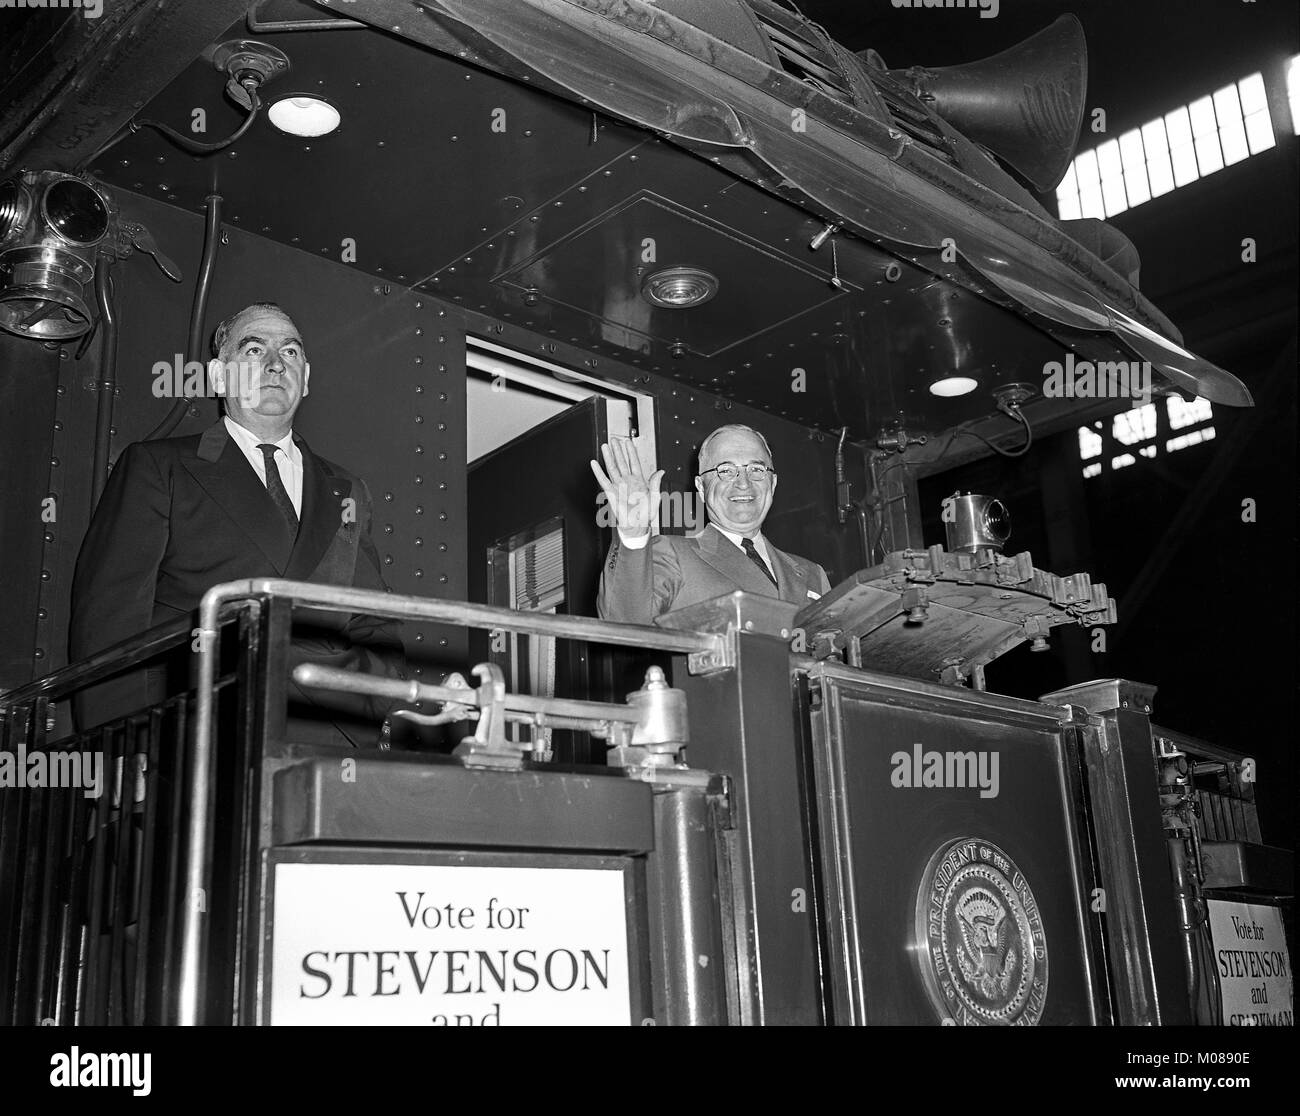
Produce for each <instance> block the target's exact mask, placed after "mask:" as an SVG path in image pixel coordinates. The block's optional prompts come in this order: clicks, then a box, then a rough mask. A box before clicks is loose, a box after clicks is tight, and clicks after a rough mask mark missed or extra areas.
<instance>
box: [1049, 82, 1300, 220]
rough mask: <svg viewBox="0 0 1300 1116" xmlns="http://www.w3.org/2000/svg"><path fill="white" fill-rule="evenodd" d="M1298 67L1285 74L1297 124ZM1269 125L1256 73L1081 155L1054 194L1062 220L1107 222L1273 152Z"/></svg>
mask: <svg viewBox="0 0 1300 1116" xmlns="http://www.w3.org/2000/svg"><path fill="white" fill-rule="evenodd" d="M1297 83H1300V77H1298V76H1297V60H1296V59H1294V58H1293V59H1292V60H1291V64H1290V66H1289V67H1288V70H1287V95H1288V97H1289V99H1290V103H1291V118H1292V122H1293V124H1294V122H1295V121H1296V119H1297V115H1296V114H1297V108H1296V103H1297V97H1300V92H1298V91H1297ZM1275 143H1276V140H1275V139H1274V136H1273V120H1272V117H1271V116H1270V115H1269V111H1268V95H1267V92H1266V90H1265V88H1264V78H1263V75H1262V74H1251V75H1250V76H1249V77H1246V78H1242V79H1241V80H1240V81H1238V82H1234V83H1233V84H1231V85H1225V86H1224V87H1223V88H1222V89H1219V90H1216V91H1215V92H1214V93H1213V94H1211V95H1209V96H1205V97H1200V98H1198V99H1197V100H1195V101H1192V102H1191V104H1187V105H1180V106H1179V107H1178V108H1176V109H1174V110H1173V111H1172V112H1167V113H1165V114H1164V115H1163V116H1160V117H1157V118H1156V119H1155V120H1152V121H1150V122H1148V123H1146V124H1144V125H1142V127H1141V128H1134V129H1133V130H1132V131H1129V132H1125V133H1124V134H1123V135H1122V136H1120V137H1119V138H1118V139H1112V140H1107V141H1106V142H1105V143H1103V144H1101V145H1100V146H1098V147H1096V148H1093V149H1091V150H1089V151H1083V152H1080V153H1079V154H1078V155H1077V156H1076V157H1075V158H1074V161H1073V162H1072V163H1071V164H1070V167H1069V169H1068V170H1067V171H1066V173H1065V177H1064V178H1063V179H1062V180H1061V184H1060V185H1059V186H1058V187H1057V188H1056V207H1057V213H1058V215H1059V216H1060V218H1061V219H1062V220H1063V221H1066V220H1074V219H1077V218H1079V217H1099V218H1106V217H1113V216H1114V215H1115V214H1117V213H1123V212H1124V210H1126V209H1132V208H1133V207H1134V206H1137V205H1141V204H1143V202H1148V201H1150V200H1151V199H1152V198H1158V197H1160V196H1161V195H1162V194H1167V193H1169V192H1170V191H1171V190H1173V189H1175V188H1176V187H1178V186H1186V185H1187V184H1188V183H1189V182H1195V181H1196V180H1197V179H1198V178H1204V177H1206V176H1207V175H1211V174H1213V173H1214V172H1215V171H1219V170H1222V169H1223V168H1224V167H1227V166H1231V165H1232V164H1233V163H1239V162H1241V161H1242V160H1243V159H1246V158H1248V157H1249V156H1251V155H1258V154H1259V153H1260V152H1261V151H1267V150H1268V149H1269V148H1270V147H1273V146H1274V145H1275Z"/></svg>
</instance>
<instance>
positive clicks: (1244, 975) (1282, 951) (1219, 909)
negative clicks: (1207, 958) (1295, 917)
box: [1206, 899, 1295, 1027]
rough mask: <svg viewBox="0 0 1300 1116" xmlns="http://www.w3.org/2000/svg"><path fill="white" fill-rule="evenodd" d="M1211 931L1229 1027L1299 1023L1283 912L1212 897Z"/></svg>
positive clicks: (1225, 1018)
mask: <svg viewBox="0 0 1300 1116" xmlns="http://www.w3.org/2000/svg"><path fill="white" fill-rule="evenodd" d="M1206 906H1207V907H1209V912H1210V934H1211V936H1212V937H1213V939H1214V964H1215V968H1216V970H1217V971H1218V974H1219V987H1220V989H1221V992H1222V997H1223V1022H1224V1023H1225V1024H1227V1025H1228V1026H1229V1027H1278V1026H1280V1027H1291V1026H1294V1022H1295V1021H1294V1014H1293V1012H1294V1006H1293V1000H1292V995H1293V991H1292V984H1291V959H1290V957H1289V955H1288V954H1287V948H1286V936H1285V935H1284V934H1283V932H1282V913H1281V912H1280V911H1279V910H1278V909H1277V908H1276V907H1263V906H1257V905H1256V904H1254V903H1225V902H1221V901H1219V900H1217V899H1211V900H1209V901H1208V902H1207V904H1206Z"/></svg>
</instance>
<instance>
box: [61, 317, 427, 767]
mask: <svg viewBox="0 0 1300 1116" xmlns="http://www.w3.org/2000/svg"><path fill="white" fill-rule="evenodd" d="M213 348H214V351H216V353H217V358H218V359H217V360H215V361H213V362H212V364H211V365H210V366H209V368H210V376H211V380H212V389H213V391H214V393H215V394H217V395H218V396H221V397H222V399H223V401H224V406H225V414H224V416H223V417H222V418H221V419H220V420H218V421H217V422H216V423H215V424H214V425H213V426H211V427H209V428H208V429H207V430H206V431H204V432H203V433H202V434H199V435H192V436H189V437H182V438H168V439H164V440H159V441H152V442H137V443H135V444H134V445H131V446H128V447H127V448H126V450H125V451H124V452H123V454H122V456H121V457H120V458H119V460H118V461H117V464H116V466H115V467H114V469H113V472H112V475H111V476H110V478H109V481H108V485H107V486H106V488H105V489H104V494H103V496H102V497H101V498H100V501H99V504H98V506H97V507H96V509H95V514H94V517H93V519H92V521H91V524H90V528H89V530H88V531H87V533H86V537H85V540H84V541H83V543H82V548H81V553H80V555H79V556H78V559H77V571H76V576H75V579H74V583H73V591H72V625H71V631H70V638H69V652H70V657H71V658H72V659H73V660H74V661H75V660H77V659H81V658H84V657H86V656H87V655H91V654H93V653H95V652H97V651H100V650H103V649H104V648H106V647H109V646H111V645H112V644H114V643H117V642H119V641H120V640H123V639H126V638H128V637H130V636H133V635H136V634H138V633H140V632H143V631H145V630H146V629H148V628H150V627H152V626H153V625H155V624H160V623H163V622H165V621H167V620H171V619H173V618H175V617H178V616H184V615H187V614H189V613H191V612H193V610H195V609H196V608H197V607H198V605H199V602H200V600H201V598H202V597H203V594H204V593H205V592H206V591H207V590H208V589H210V588H211V587H212V586H214V585H217V584H220V583H222V582H226V581H241V580H244V579H246V578H288V579H291V580H295V581H316V582H322V583H325V584H333V585H349V586H354V587H356V588H362V589H384V588H385V586H384V581H383V578H382V576H381V575H380V566H379V559H378V555H377V554H376V552H375V547H374V544H373V543H372V542H371V539H370V534H369V528H370V515H371V501H370V492H369V490H368V489H367V488H366V485H365V482H364V481H363V480H361V479H360V478H359V477H357V476H355V475H353V474H352V473H350V472H348V471H347V470H346V469H343V468H341V467H340V466H338V465H335V464H333V463H332V462H330V461H327V460H326V459H325V458H323V457H318V456H317V455H316V454H315V453H313V452H312V451H311V449H310V448H308V446H307V443H306V442H305V441H304V440H303V439H302V438H301V437H300V436H298V435H296V434H295V433H294V432H293V419H294V415H295V414H296V413H297V410H298V407H299V404H301V402H302V400H303V397H304V396H306V395H307V391H308V385H309V381H310V378H311V366H310V365H309V364H308V362H307V358H306V355H305V351H304V346H303V342H302V339H301V337H300V335H299V330H298V328H297V326H295V325H294V323H293V321H292V319H291V318H290V317H289V316H288V315H287V314H286V313H285V312H284V311H283V310H282V309H280V307H278V306H276V305H275V304H273V303H254V304H253V305H251V306H247V307H245V308H244V309H243V310H241V311H239V313H237V314H235V315H234V316H233V317H231V318H228V319H227V320H226V321H224V322H223V323H222V324H221V325H220V326H218V328H217V331H216V335H215V338H214V341H213ZM291 660H292V662H294V663H297V662H304V661H310V662H316V663H321V664H323V665H329V666H335V667H340V668H343V669H353V670H363V671H367V672H369V673H378V674H384V675H387V676H389V677H403V676H404V674H405V658H404V655H403V653H402V645H401V641H400V639H399V638H398V634H397V626H396V624H395V623H394V622H392V621H380V620H375V619H372V618H370V617H363V616H349V615H348V614H345V613H323V612H322V613H312V614H311V615H310V617H309V618H308V619H307V620H306V622H303V623H299V622H298V620H297V617H296V618H295V625H294V638H293V644H292V650H291ZM161 682H162V678H161V672H160V671H158V670H153V671H150V672H149V674H148V675H147V676H142V675H135V676H130V675H128V676H127V677H126V678H125V679H121V680H118V681H117V682H112V683H106V684H105V685H104V686H102V687H97V688H95V690H93V691H91V692H90V693H89V694H88V695H87V697H86V699H85V700H84V701H83V702H82V703H81V707H80V708H79V710H78V720H79V721H80V723H81V725H82V727H88V726H90V725H93V724H96V723H100V722H102V721H103V720H107V719H110V718H112V717H116V716H120V715H122V714H124V713H126V712H130V711H132V710H134V709H137V708H140V707H142V706H144V705H147V704H151V703H153V702H155V701H157V700H159V698H160V696H161V695H160V694H159V692H158V691H159V687H160V684H161ZM290 696H291V698H296V699H297V700H298V701H299V702H301V703H304V704H305V705H307V706H317V707H319V706H321V705H327V706H328V707H329V708H330V710H331V712H330V714H329V715H328V720H329V721H331V722H333V728H335V729H338V730H339V731H340V732H341V733H342V735H343V737H345V738H346V739H347V740H350V741H352V742H354V743H365V744H371V743H375V742H376V740H377V739H378V728H379V721H380V720H382V715H383V713H385V712H387V711H388V706H387V704H386V703H378V702H374V701H372V700H371V699H366V698H356V697H347V698H336V697H334V696H331V697H329V698H328V699H324V700H322V699H319V698H317V697H314V696H309V695H306V694H304V693H302V692H301V691H298V690H297V688H296V687H294V686H292V684H291V685H290ZM335 713H339V714H342V715H344V716H350V717H355V718H358V719H363V720H365V721H371V722H373V723H372V727H371V728H370V729H369V730H368V731H367V732H366V734H365V738H364V739H362V738H360V737H358V736H357V734H356V725H355V724H353V725H352V726H351V730H349V729H348V728H345V727H344V725H343V722H342V720H341V718H340V717H338V716H335V715H334V714H335ZM329 735H330V736H331V737H332V736H333V733H332V732H330V734H329ZM339 742H340V743H342V742H343V741H342V740H339Z"/></svg>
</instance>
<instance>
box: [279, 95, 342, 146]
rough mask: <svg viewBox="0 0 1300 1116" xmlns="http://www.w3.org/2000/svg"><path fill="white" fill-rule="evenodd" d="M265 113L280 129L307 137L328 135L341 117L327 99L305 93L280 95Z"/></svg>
mask: <svg viewBox="0 0 1300 1116" xmlns="http://www.w3.org/2000/svg"><path fill="white" fill-rule="evenodd" d="M266 115H267V118H268V119H269V120H270V121H271V123H272V124H273V125H275V127H277V128H279V129H280V131H282V132H285V133H287V134H288V135H291V136H303V137H304V138H307V139H311V138H314V137H315V136H327V135H329V134H330V132H332V131H334V129H335V128H337V127H338V126H339V122H340V121H341V120H342V119H343V118H342V117H341V116H340V115H339V110H338V109H336V108H335V107H334V106H333V105H331V104H330V103H329V102H328V101H325V100H322V99H321V98H320V97H310V96H306V95H302V96H295V97H282V98H280V100H278V101H276V102H275V104H273V105H272V106H271V107H270V108H269V109H268V110H267V113H266Z"/></svg>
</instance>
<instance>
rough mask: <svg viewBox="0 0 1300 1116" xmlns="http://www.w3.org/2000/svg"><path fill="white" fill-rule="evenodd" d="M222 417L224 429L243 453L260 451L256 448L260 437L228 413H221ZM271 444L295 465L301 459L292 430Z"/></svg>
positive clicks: (259, 442)
mask: <svg viewBox="0 0 1300 1116" xmlns="http://www.w3.org/2000/svg"><path fill="white" fill-rule="evenodd" d="M222 418H223V420H224V421H225V424H226V429H227V430H228V431H229V432H230V436H231V437H232V438H234V439H235V440H236V441H237V442H238V443H239V444H240V445H241V446H242V447H243V449H244V452H245V453H252V452H255V451H256V452H258V453H260V452H261V451H260V450H258V449H257V447H258V446H260V445H261V444H262V442H261V441H260V439H259V438H258V437H257V435H256V434H254V433H253V432H252V431H251V430H249V429H248V427H246V426H240V425H239V423H237V422H236V421H235V420H234V419H232V418H231V417H230V416H229V415H223V416H222ZM272 445H274V446H275V447H276V448H277V449H282V450H284V455H285V457H287V458H288V459H289V460H290V461H292V462H293V463H294V464H295V465H296V464H298V463H299V462H300V461H301V460H302V453H301V451H300V450H299V449H298V447H297V445H296V444H295V443H294V440H293V431H292V430H290V431H289V433H288V434H286V435H285V436H284V437H283V438H281V439H280V440H279V441H278V442H273V443H272Z"/></svg>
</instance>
